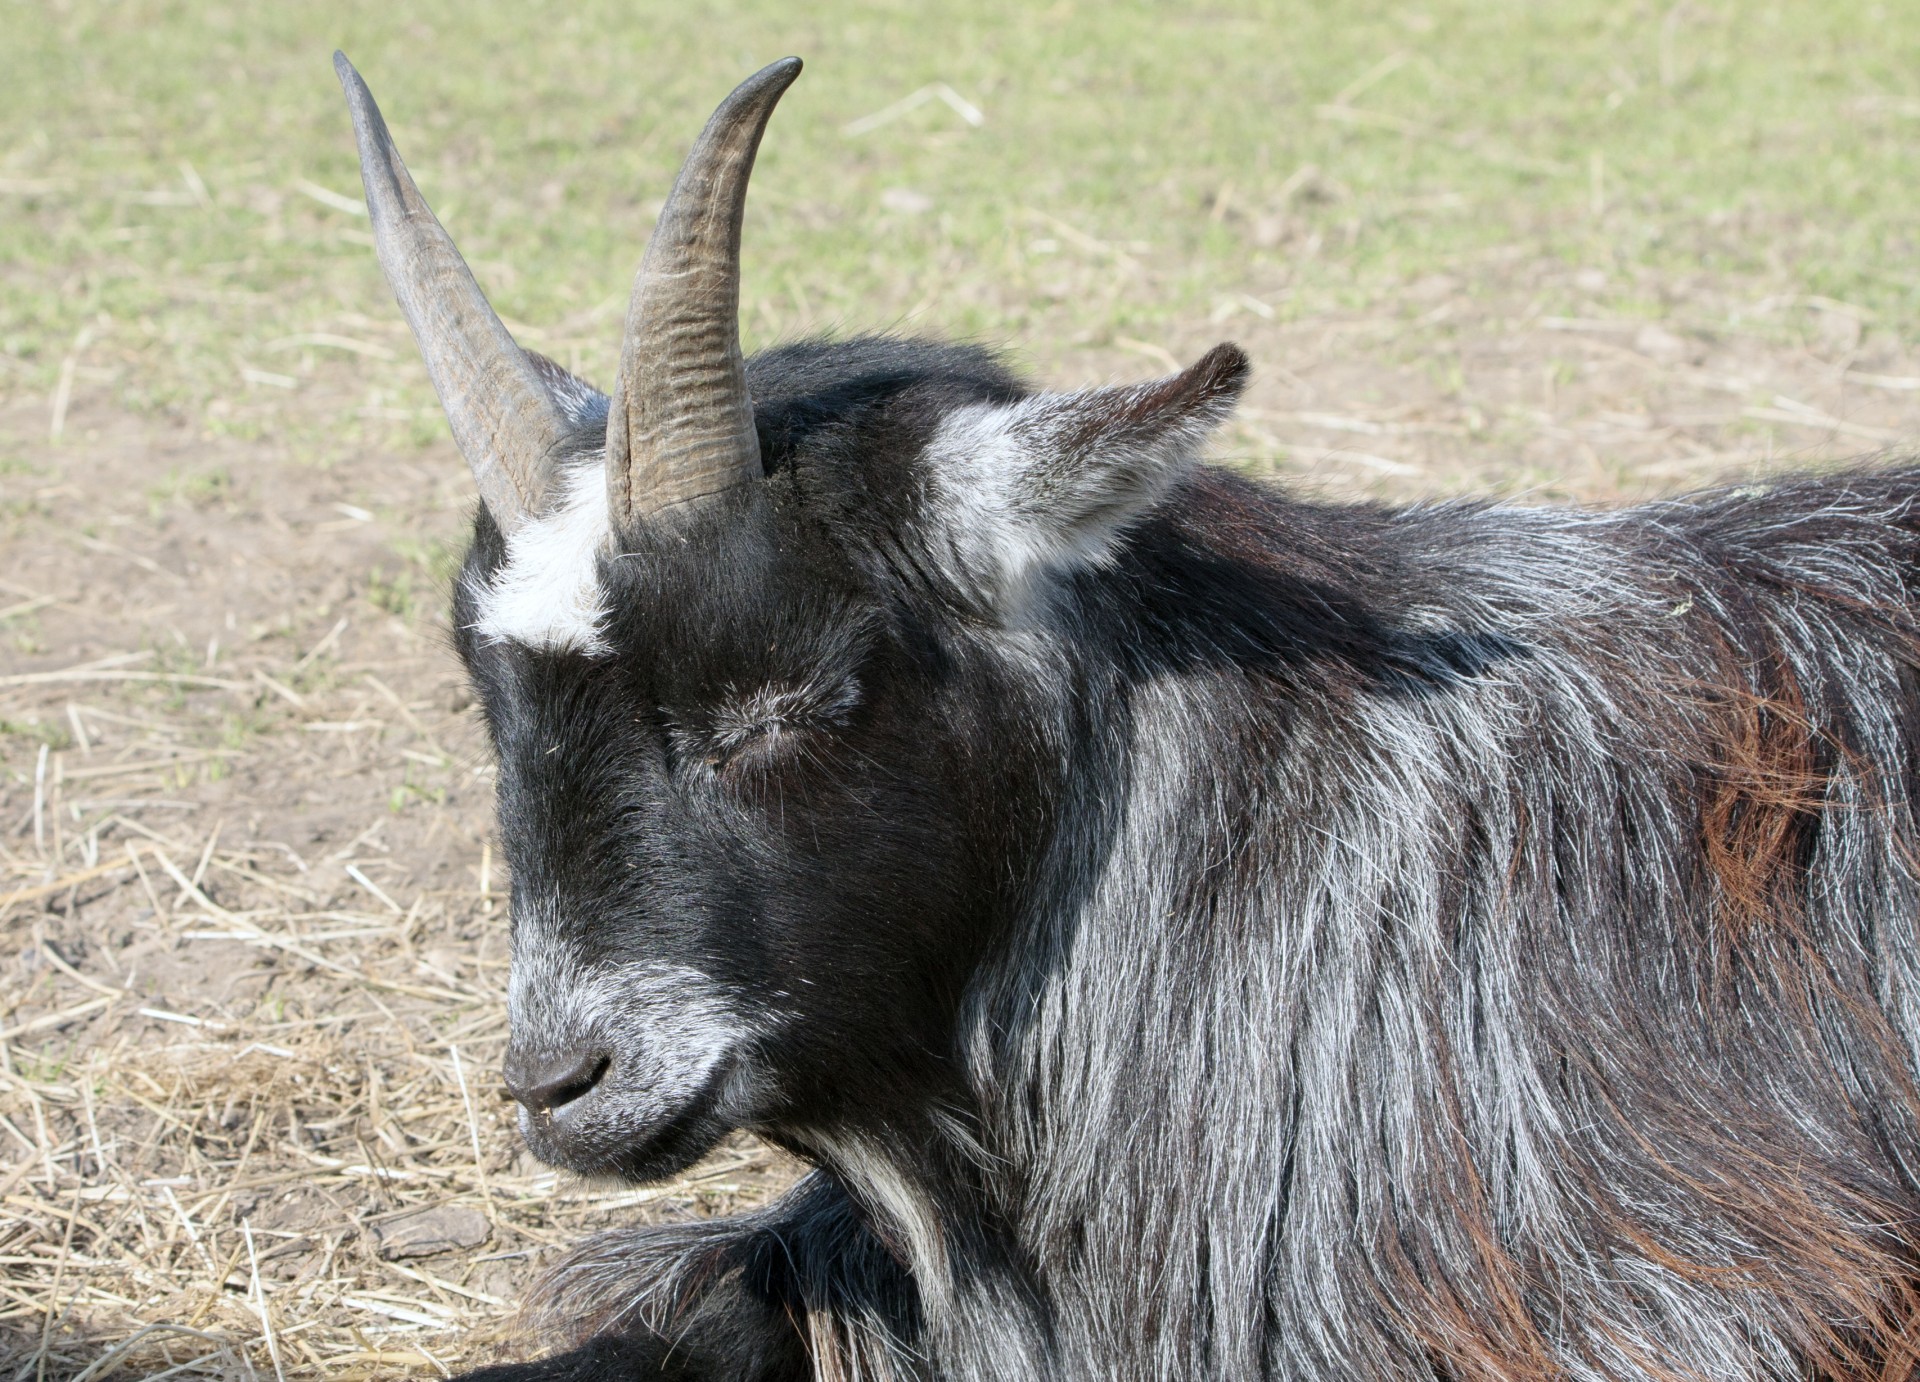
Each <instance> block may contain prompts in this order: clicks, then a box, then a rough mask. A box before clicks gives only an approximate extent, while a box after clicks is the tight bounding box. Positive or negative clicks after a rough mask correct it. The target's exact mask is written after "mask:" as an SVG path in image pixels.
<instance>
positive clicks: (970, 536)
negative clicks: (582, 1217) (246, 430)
mask: <svg viewBox="0 0 1920 1382" xmlns="http://www.w3.org/2000/svg"><path fill="white" fill-rule="evenodd" d="M338 61H339V65H340V67H341V75H342V80H343V83H345V85H346V87H347V91H348V96H349V102H350V105H351V106H352V108H353V111H354V115H355V123H356V128H357V131H358V134H359V138H360V146H361V161H362V169H363V173H364V176H365V181H366V187H367V194H368V205H369V212H370V214H371V216H372V222H373V226H374V231H375V237H376V242H377V243H378V245H379V246H380V255H381V262H382V264H383V266H384V267H385V268H386V270H387V273H388V277H389V279H390V281H392V282H393V285H394V288H395V292H396V295H397V296H398V297H399V299H400V302H401V305H402V307H403V308H404V309H405V310H406V312H407V314H408V317H409V320H410V321H411V322H412V324H413V326H414V330H415V333H416V335H417V337H418V338H419V340H420V343H421V347H422V351H423V353H424V354H425V356H426V359H427V363H428V368H429V372H430V373H431V374H432V376H433V378H434V381H435V385H436V387H437V388H438V389H439V391H440V394H441V399H442V402H443V403H445V404H446V406H447V410H448V416H449V418H450V420H451V421H452V423H453V430H454V435H455V438H456V440H457V441H459V443H460V445H461V447H462V449H463V450H464V451H465V452H466V455H467V458H468V461H469V463H470V464H471V465H472V467H473V470H474V473H475V476H476V479H477V480H478V481H479V482H480V488H481V494H482V498H483V500H484V501H485V503H484V506H483V508H482V510H481V512H480V515H479V517H478V519H477V521H476V535H475V541H474V545H473V548H472V550H471V553H470V555H469V557H468V560H467V563H466V567H465V570H464V572H463V574H462V576H461V578H460V581H459V584H458V587H457V591H456V597H455V610H454V613H455V622H456V627H457V628H458V630H459V635H458V637H459V643H460V648H461V652H462V655H463V656H464V658H465V660H466V663H467V666H468V669H469V672H470V674H471V676H472V678H473V680H474V683H475V685H476V686H477V688H478V691H479V695H480V698H481V701H482V704H483V705H484V707H485V710H486V714H487V718H488V723H489V726H490V728H491V731H492V735H493V741H494V746H495V749H496V751H497V754H498V758H499V764H500V779H499V801H500V817H501V833H502V836H503V838H504V840H505V845H506V853H507V856H508V860H509V863H510V865H511V867H512V871H513V918H514V920H513V926H514V941H513V949H514V958H513V975H512V981H511V1015H512V1026H513V1035H512V1041H511V1045H510V1049H509V1052H508V1057H507V1072H506V1073H507V1078H508V1083H509V1085H510V1087H511V1088H512V1089H513V1091H514V1093H515V1095H516V1097H518V1098H519V1099H520V1101H521V1103H522V1105H523V1108H524V1113H523V1118H522V1126H523V1128H524V1130H525V1133H526V1136H527V1139H528V1142H529V1143H530V1145H531V1146H532V1147H533V1149H534V1151H535V1152H536V1153H537V1154H539V1155H540V1156H542V1157H543V1158H546V1159H548V1160H551V1161H556V1162H559V1163H562V1164H565V1165H567V1166H570V1167H573V1168H576V1169H579V1170H583V1171H589V1172H613V1173H617V1174H621V1175H624V1176H628V1177H633V1178H651V1177H656V1176H660V1175H664V1174H668V1173H670V1172H672V1171H673V1170H675V1169H678V1168H679V1167H681V1166H683V1165H685V1164H686V1163H688V1162H690V1161H691V1160H693V1159H694V1158H695V1157H697V1156H698V1155H699V1154H700V1153H701V1152H702V1151H704V1150H705V1149H706V1148H707V1147H708V1146H710V1145H711V1144H712V1142H713V1141H714V1140H715V1139H716V1138H717V1137H719V1136H720V1135H722V1134H723V1133H724V1132H726V1131H727V1130H729V1129H731V1128H733V1127H738V1126H748V1127H753V1128H755V1129H757V1130H759V1131H762V1132H765V1133H768V1134H770V1135H773V1136H775V1137H776V1138H780V1139H782V1140H785V1141H787V1142H789V1143H791V1144H793V1145H797V1146H800V1147H802V1148H803V1149H804V1148H806V1147H808V1146H809V1139H810V1138H812V1137H814V1136H816V1135H817V1134H820V1133H821V1132H822V1130H826V1131H828V1132H833V1131H834V1130H844V1129H846V1128H848V1127H849V1126H855V1127H857V1126H858V1125H860V1124H862V1123H867V1124H869V1125H872V1124H875V1123H877V1124H880V1125H886V1124H888V1123H889V1122H890V1121H891V1117H892V1112H893V1111H894V1110H896V1109H903V1108H905V1107H906V1106H907V1104H908V1103H909V1102H911V1103H912V1104H913V1105H915V1106H924V1105H925V1102H926V1100H927V1098H928V1096H929V1094H930V1093H931V1094H932V1095H933V1097H934V1098H935V1099H940V1098H941V1096H942V1091H952V1094H953V1097H952V1099H951V1100H950V1102H951V1103H953V1104H958V1103H961V1102H963V1101H962V1100H961V1099H960V1097H959V1090H960V1086H961V1077H960V1074H959V1072H958V1069H957V1066H958V1063H959V1062H958V1058H957V1055H956V1053H955V1051H954V1049H953V1048H954V1035H953V1034H954V1028H955V1015H956V1012H957V1010H958V1007H959V1005H960V1003H961V1001H962V995H963V992H964V990H965V988H966V984H967V980H968V978H969V976H970V974H971V973H972V972H973V970H974V969H975V967H976V965H977V962H978V960H979V958H980V957H981V955H982V954H983V953H984V952H985V950H986V949H987V948H988V947H990V946H991V945H992V944H993V943H994V941H995V939H996V937H997V936H998V935H999V934H1000V933H1001V931H1002V930H1003V929H1004V928H1005V926H1006V925H1007V924H1008V922H1009V921H1010V920H1011V919H1012V918H1013V917H1014V916H1015V915H1017V914H1018V912H1019V909H1020V907H1021V905H1022V899H1023V897H1024V896H1025V892H1026V890H1027V889H1029V888H1030V886H1031V880H1032V878H1033V876H1034V874H1035V873H1036V871H1037V870H1038V868H1039V864H1040V860H1041V859H1042V857H1043V855H1044V853H1045V851H1046V849H1047V848H1048V841H1049V839H1050V837H1051V835H1052V833H1053V831H1054V828H1055V827H1054V823H1053V821H1052V815H1053V812H1054V809H1055V807H1054V803H1055V802H1056V801H1057V800H1058V799H1059V796H1060V791H1059V788H1060V782H1061V779H1062V775H1063V773H1064V772H1065V771H1066V768H1065V764H1066V763H1067V761H1068V760H1069V759H1070V757H1071V743H1070V741H1071V739H1072V735H1071V734H1070V733H1069V732H1068V731H1067V730H1066V728H1065V726H1066V724H1067V722H1068V720H1069V719H1070V716H1071V704H1072V699H1073V694H1072V680H1073V675H1072V671H1071V667H1072V663H1073V654H1072V651H1071V649H1072V643H1073V639H1072V637H1071V636H1070V634H1067V633H1064V632H1063V631H1062V625H1061V620H1060V617H1059V606H1060V602H1059V601H1057V600H1056V599H1055V598H1054V597H1055V596H1056V595H1057V594H1059V593H1060V592H1061V591H1063V590H1065V589H1066V587H1067V586H1068V585H1070V583H1071V581H1072V579H1073V578H1074V572H1076V571H1077V570H1080V569H1084V568H1086V567H1088V566H1090V565H1098V564H1100V563H1102V562H1105V561H1107V560H1108V559H1109V558H1110V557H1111V555H1112V552H1113V550H1114V549H1115V547H1116V546H1117V544H1118V543H1119V542H1120V540H1121V535H1122V533H1123V532H1124V530H1125V529H1126V528H1127V526H1128V525H1129V524H1130V523H1132V522H1133V521H1134V520H1135V519H1136V518H1138V517H1139V516H1140V515H1142V514H1143V513H1144V512H1145V511H1146V510H1147V509H1148V508H1149V507H1151V506H1152V505H1153V504H1154V503H1155V502H1157V501H1158V499H1159V498H1160V497H1161V496H1162V495H1163V494H1164V493H1165V492H1166V491H1167V489H1168V488H1169V487H1170V486H1171V485H1172V484H1174V483H1175V482H1176V481H1177V480H1178V478H1179V477H1180V476H1181V474H1182V473H1184V470H1185V468H1186V466H1187V465H1189V464H1190V463H1191V461H1192V460H1193V458H1194V455H1195V453H1196V451H1197V449H1198V444H1199V442H1200V441H1201V439H1202V438H1203V437H1204V436H1205V434H1206V432H1207V431H1208V430H1209V429H1210V428H1211V427H1212V426H1213V425H1214V424H1216V423H1217V422H1218V421H1220V420H1221V418H1222V417H1224V415H1225V413H1226V412H1227V410H1228V409H1229V408H1230V406H1231V404H1232V401H1233V399H1234V397H1235V396H1236V395H1237V393H1238V391H1239V389H1240V387H1241V385H1242V383H1243V381H1244V378H1245V375H1246V361H1245V359H1244V357H1243V356H1241V355H1240V353H1239V352H1238V351H1237V350H1234V349H1233V348H1231V347H1222V348H1220V349H1218V350H1215V351H1214V352H1212V353H1210V354H1209V355H1208V356H1206V357H1205V358H1204V359H1203V360H1201V361H1200V362H1199V363H1198V364H1196V365H1195V366H1194V367H1193V368H1191V369H1189V370H1187V371H1184V372H1182V373H1181V374H1178V375H1175V376H1173V377H1171V378H1169V379H1166V380H1163V381H1159V382H1157V383H1154V384H1149V385H1143V386H1140V387H1136V388H1119V389H1106V390H1093V391H1089V392H1085V393H1079V394H1030V393H1028V392H1027V391H1026V390H1025V389H1023V388H1022V387H1021V386H1020V385H1019V384H1018V383H1017V382H1016V381H1015V380H1013V379H1012V378H1011V377H1010V376H1008V375H1007V374H1006V373H1005V372H1004V371H1003V370H1002V369H1001V368H1000V367H999V366H998V365H996V364H994V363H993V362H992V361H991V360H990V359H989V357H987V356H986V355H985V354H984V353H982V352H978V351H974V350H969V349H955V348H943V347H937V346H929V345H924V344H916V343H912V342H901V341H880V340H856V341H849V342H844V343H841V344H838V345H828V344H813V345H801V346H791V347H785V348H782V349H780V350H775V351H771V352H768V353H766V354H764V355H761V356H758V357H756V358H755V359H754V360H753V361H751V362H748V361H744V360H743V359H742V358H741V357H740V354H739V348H738V338H737V326H736V322H735V314H736V304H737V296H738V248H739V247H738V238H739V226H740V216H741V205H742V201H743V199H744V196H745V178H746V170H747V169H749V168H750V167H751V163H752V157H753V150H754V147H755V145H756V144H757V141H758V138H759V132H760V129H761V127H763V126H764V123H765V120H766V117H767V116H768V115H769V114H770V113H771V110H772V105H773V101H774V100H775V99H777V97H778V96H779V94H780V92H781V91H782V90H784V88H785V86H786V85H787V84H788V83H789V82H790V81H791V80H792V78H793V76H794V75H795V74H796V73H797V71H798V64H797V63H796V62H791V61H789V62H788V63H783V64H775V65H774V66H773V67H770V68H768V69H766V70H765V71H763V72H762V73H760V74H758V75H757V76H755V77H753V78H750V79H749V80H748V81H747V82H746V83H744V84H743V85H742V86H741V87H740V89H739V90H737V91H736V92H735V93H734V94H733V96H731V97H729V98H728V100H727V102H726V103H725V104H723V105H722V106H721V108H720V110H719V112H717V113H716V114H715V116H714V118H713V120H712V121H710V122H709V124H708V126H707V128H706V130H705V132H703V134H702V135H701V137H700V140H699V141H698V142H697V143H696V145H695V147H694V151H693V153H692V154H691V155H690V156H689V158H688V162H687V167H686V168H685V169H684V170H683V171H682V174H681V177H680V180H679V182H678V183H676V185H675V188H674V192H673V194H672V196H671V197H669V199H668V203H667V206H666V208H665V209H664V210H663V211H662V213H661V220H660V224H659V226H658V227H657V228H656V230H655V233H654V237H653V241H652V242H651V244H650V245H649V247H648V251H647V258H646V263H645V264H644V265H643V266H642V270H641V274H640V278H639V280H638V282H637V283H636V286H635V292H634V304H633V307H632V309H631V311H630V313H629V321H628V332H627V340H626V343H625V347H624V349H623V359H622V370H621V375H620V377H619V379H618V380H617V381H616V384H615V388H614V392H613V395H612V397H611V398H608V397H606V396H603V395H601V394H600V393H598V392H597V391H595V390H593V389H592V388H590V387H589V386H587V385H585V384H583V383H581V382H580V381H579V380H577V379H575V378H573V377H572V376H571V375H569V374H567V373H566V372H565V371H562V370H560V369H558V368H557V367H555V366H553V365H552V364H551V363H550V362H548V361H545V360H543V359H541V358H540V357H538V356H534V355H531V354H529V353H527V352H524V351H522V350H521V349H520V348H519V347H518V346H517V345H515V344H514V343H513V341H512V339H511V337H509V336H508V335H507V334H506V331H505V329H504V327H502V326H501V325H500V322H499V320H498V318H497V317H495V316H494V315H493V313H492V310H491V308H489V307H488V306H487V304H486V302H485V300H484V298H482V297H481V296H480V294H479V290H478V289H477V288H476V287H475V286H474V285H473V282H472V279H471V276H470V275H469V274H467V272H466V268H465V265H464V264H463V263H461V261H460V259H459V256H458V255H457V253H456V252H455V251H454V250H453V247H452V242H451V241H450V240H448V239H447V238H446V236H445V232H444V231H442V230H441V229H440V227H439V225H438V223H437V222H436V221H434V219H433V217H432V213H431V212H430V211H429V210H428V209H427V207H426V204H425V202H424V201H422V200H421V199H420V197H419V194H418V192H417V190H415V189H414V187H413V184H412V181H411V179H410V178H409V177H408V176H407V174H406V170H405V168H404V165H402V164H401V163H400V160H399V156H398V154H397V153H396V152H395V151H394V149H393V146H392V142H391V140H390V138H389V137H388V135H387V132H386V128H385V126H384V124H383V123H382V122H381V120H380V117H379V113H378V111H377V110H376V109H375V108H374V106H373V103H372V98H371V96H370V95H368V94H367V92H366V89H365V87H364V86H363V85H361V84H360V82H359V78H358V76H357V74H355V73H353V71H352V69H351V68H350V67H347V66H346V65H345V62H344V59H340V60H338Z"/></svg>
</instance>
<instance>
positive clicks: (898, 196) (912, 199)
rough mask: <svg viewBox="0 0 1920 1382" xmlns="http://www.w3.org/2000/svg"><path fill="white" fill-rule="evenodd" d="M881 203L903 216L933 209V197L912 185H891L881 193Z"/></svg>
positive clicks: (915, 214)
mask: <svg viewBox="0 0 1920 1382" xmlns="http://www.w3.org/2000/svg"><path fill="white" fill-rule="evenodd" d="M880 205H881V206H883V207H885V208H886V209H887V210H888V211H897V212H899V213H900V214H901V215H903V216H918V215H919V214H920V213H921V212H923V211H931V210H933V198H932V197H929V196H928V195H927V194H926V193H925V192H916V191H914V190H913V189H912V188H911V187H889V188H887V189H886V190H885V191H884V192H882V193H881V194H880Z"/></svg>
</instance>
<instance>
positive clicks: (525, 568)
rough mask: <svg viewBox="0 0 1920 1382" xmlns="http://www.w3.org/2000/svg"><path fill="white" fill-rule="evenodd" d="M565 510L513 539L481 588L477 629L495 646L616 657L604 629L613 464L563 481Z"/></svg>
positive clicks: (593, 466)
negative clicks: (609, 469) (603, 565)
mask: <svg viewBox="0 0 1920 1382" xmlns="http://www.w3.org/2000/svg"><path fill="white" fill-rule="evenodd" d="M560 491H561V494H560V503H559V505H558V506H557V507H556V508H555V509H554V510H553V511H552V512H550V513H547V514H544V515H542V516H541V517H539V518H536V519H532V520H530V521H529V522H527V523H525V524H523V525H521V527H520V528H519V530H518V531H516V532H514V533H512V534H510V535H508V537H507V559H506V561H504V562H502V563H501V565H500V568H499V570H497V571H496V572H494V575H493V579H492V580H490V581H487V582H485V583H483V584H479V585H477V586H476V588H475V590H474V592H473V594H474V601H475V603H476V604H477V605H478V607H479V612H480V617H479V618H478V619H477V620H476V621H475V622H474V629H475V630H476V631H477V632H478V633H479V634H480V636H481V637H483V638H485V639H486V640H488V641H489V642H493V643H503V642H514V643H520V644H524V645H525V646H527V647H529V648H542V649H546V650H548V651H551V652H577V653H585V654H587V655H588V656H589V657H596V656H599V655H601V654H604V653H607V652H610V651H612V649H611V647H610V645H609V644H608V643H607V640H606V638H605V637H604V636H603V635H602V634H601V632H600V626H601V624H602V622H603V621H604V620H605V618H606V595H605V592H604V591H603V590H602V589H601V587H600V556H601V554H602V553H603V552H605V551H607V550H608V547H609V539H610V536H611V534H612V525H611V524H610V523H609V521H608V518H607V484H606V464H605V462H604V461H600V462H593V463H588V464H582V465H576V466H574V467H572V468H571V469H570V470H569V471H568V472H567V473H566V474H565V475H564V476H562V477H561V480H560Z"/></svg>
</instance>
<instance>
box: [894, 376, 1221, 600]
mask: <svg viewBox="0 0 1920 1382" xmlns="http://www.w3.org/2000/svg"><path fill="white" fill-rule="evenodd" d="M1250 372H1251V366H1250V365H1249V363H1248V361H1247V357H1246V354H1245V352H1244V351H1242V350H1241V349H1240V348H1239V347H1238V346H1235V345H1218V346H1215V347H1214V348H1213V349H1212V350H1210V351H1208V352H1207V353H1206V354H1205V355H1203V356H1202V357H1201V358H1200V359H1199V360H1198V361H1196V362H1195V363H1194V364H1193V365H1191V366H1189V367H1188V368H1187V369H1184V370H1182V371H1181V372H1180V373H1178V374H1174V375H1169V376H1168V377H1167V378H1165V379H1158V380H1155V381H1153V382H1152V383H1149V384H1135V385H1129V386H1126V387H1122V388H1111V389H1087V390H1083V391H1082V392H1079V393H1065V394H1034V395H1031V396H1029V397H1027V398H1023V399H1021V400H1019V401H1018V402H1015V403H1008V404H997V405H980V406H977V407H971V408H963V409H960V410H959V411H957V412H954V413H952V414H950V415H948V416H947V417H946V418H945V419H944V420H943V421H942V422H941V424H940V427H939V428H938V429H937V430H936V432H935V434H934V437H933V439H932V441H930V442H929V443H928V446H927V461H928V466H929V473H930V476H931V481H932V483H931V486H930V492H931V503H932V508H933V512H932V513H931V514H930V515H929V517H930V518H931V520H932V528H933V530H934V532H935V534H936V537H935V543H936V547H937V549H938V550H937V553H936V555H937V556H938V558H939V559H940V561H941V564H942V566H943V567H946V568H947V570H948V572H949V574H950V575H952V576H953V577H955V578H956V579H957V580H958V581H959V583H960V584H961V586H962V587H963V588H964V589H966V590H967V591H968V592H969V593H970V594H972V595H974V596H975V597H977V598H978V599H980V600H981V602H982V603H983V604H985V605H987V606H989V607H993V608H997V609H999V610H1000V611H1002V612H1003V613H1006V612H1012V611H1014V610H1016V609H1017V608H1018V607H1019V606H1020V605H1021V604H1022V603H1023V602H1024V601H1025V600H1026V598H1027V597H1028V596H1029V595H1030V594H1031V592H1032V589H1033V587H1034V584H1035V582H1036V581H1040V580H1043V579H1044V578H1045V577H1046V576H1047V575H1048V574H1049V573H1057V572H1060V571H1063V570H1068V569H1071V568H1073V567H1075V566H1097V565H1099V564H1101V563H1103V562H1105V561H1107V560H1108V559H1109V558H1110V557H1111V556H1112V554H1113V551H1114V549H1115V548H1116V546H1117V545H1118V542H1119V539H1120V537H1121V535H1122V534H1123V533H1124V532H1125V530H1126V528H1127V526H1128V524H1130V523H1132V522H1133V521H1134V520H1136V519H1138V518H1139V517H1140V516H1141V515H1143V514H1145V513H1146V512H1147V511H1148V510H1149V509H1151V508H1152V507H1153V506H1154V504H1156V503H1157V502H1158V501H1159V500H1160V498H1161V496H1163V495H1164V494H1165V493H1166V492H1167V491H1168V490H1169V489H1170V488H1172V486H1173V485H1174V483H1175V482H1176V481H1178V480H1179V479H1180V478H1181V476H1183V475H1184V474H1186V472H1187V471H1188V470H1189V469H1190V468H1191V467H1192V466H1193V465H1194V464H1195V463H1196V462H1197V461H1198V459H1199V456H1200V450H1201V447H1202V445H1203V444H1204V443H1205V441H1206V439H1207V437H1208V435H1209V434H1210V433H1211V432H1212V431H1213V430H1214V429H1215V428H1216V427H1218V426H1219V425H1220V424H1221V423H1222V422H1225V421H1226V419H1227V417H1228V415H1229V414H1231V413H1232V411H1233V405H1234V403H1235V401H1236V400H1238V398H1239V397H1240V392H1241V390H1242V389H1244V388H1245V387H1246V383H1247V376H1248V374H1249V373H1250Z"/></svg>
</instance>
